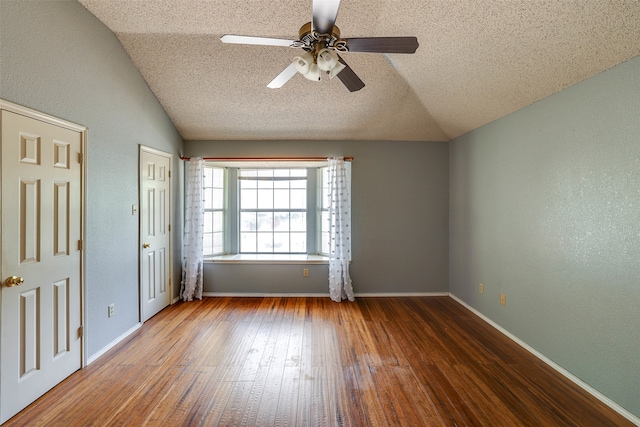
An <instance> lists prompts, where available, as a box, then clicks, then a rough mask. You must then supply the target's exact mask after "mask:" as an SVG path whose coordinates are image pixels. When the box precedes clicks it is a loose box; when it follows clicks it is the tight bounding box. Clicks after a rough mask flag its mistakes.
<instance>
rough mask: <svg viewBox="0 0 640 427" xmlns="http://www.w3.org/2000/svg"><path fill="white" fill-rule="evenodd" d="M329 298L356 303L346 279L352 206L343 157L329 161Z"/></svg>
mask: <svg viewBox="0 0 640 427" xmlns="http://www.w3.org/2000/svg"><path fill="white" fill-rule="evenodd" d="M327 160H328V161H329V198H330V200H329V221H330V236H329V242H330V243H329V244H330V246H329V296H330V297H331V299H332V300H334V301H336V302H340V301H342V300H343V299H348V300H349V301H355V297H354V295H353V286H352V284H351V277H350V276H349V261H350V260H351V219H350V218H351V205H350V198H349V183H348V181H347V179H348V178H347V168H346V166H345V163H344V159H343V158H342V157H339V158H329V159H327Z"/></svg>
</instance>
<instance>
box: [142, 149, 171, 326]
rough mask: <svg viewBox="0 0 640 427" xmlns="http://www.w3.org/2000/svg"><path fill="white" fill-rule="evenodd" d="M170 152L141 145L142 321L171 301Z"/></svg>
mask: <svg viewBox="0 0 640 427" xmlns="http://www.w3.org/2000/svg"><path fill="white" fill-rule="evenodd" d="M170 168H171V155H170V154H167V153H162V152H158V151H155V150H151V149H147V148H145V147H141V149H140V180H141V182H140V209H141V212H140V221H141V224H140V231H141V232H140V241H141V246H142V247H141V255H140V264H141V265H140V290H141V292H140V298H141V301H140V305H141V313H142V321H143V322H144V321H146V320H147V319H149V318H150V317H151V316H153V315H154V314H156V313H157V312H159V311H160V310H162V309H163V308H165V307H166V306H167V305H169V304H170V303H171V286H170V285H171V284H170V277H171V274H170V264H169V256H168V254H170V244H171V238H170V235H171V233H170V223H171V221H170V204H171V185H170V181H171V180H170Z"/></svg>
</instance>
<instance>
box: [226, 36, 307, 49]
mask: <svg viewBox="0 0 640 427" xmlns="http://www.w3.org/2000/svg"><path fill="white" fill-rule="evenodd" d="M220 41H222V43H233V44H254V45H263V46H284V47H293V44H294V43H295V40H284V39H272V38H267V37H251V36H234V35H232V34H225V35H224V36H222V37H220Z"/></svg>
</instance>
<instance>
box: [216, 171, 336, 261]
mask: <svg viewBox="0 0 640 427" xmlns="http://www.w3.org/2000/svg"><path fill="white" fill-rule="evenodd" d="M243 166H245V165H241V166H238V167H235V166H234V167H229V166H228V165H217V164H211V163H209V164H207V165H206V166H205V176H204V182H205V187H204V190H205V191H204V194H205V226H204V236H205V237H204V256H205V257H212V256H218V255H231V254H260V255H263V254H309V255H313V254H320V255H328V253H329V212H328V204H329V182H328V167H327V166H326V163H325V162H322V163H317V162H316V163H315V165H314V166H313V167H308V165H305V166H302V167H301V166H296V165H295V164H291V163H289V164H287V165H281V164H278V165H277V167H272V168H264V167H260V168H256V167H243ZM261 166H262V165H261Z"/></svg>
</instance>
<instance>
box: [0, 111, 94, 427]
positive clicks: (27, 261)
mask: <svg viewBox="0 0 640 427" xmlns="http://www.w3.org/2000/svg"><path fill="white" fill-rule="evenodd" d="M81 152H82V134H81V133H80V132H78V131H72V130H69V129H66V128H63V127H59V126H55V125H52V124H48V123H44V122H42V121H39V120H35V119H31V118H27V117H25V116H23V115H20V114H15V113H13V112H10V111H6V110H3V111H2V255H3V256H2V276H3V277H2V279H0V280H3V283H2V305H1V307H2V312H1V320H0V340H1V344H0V345H1V348H2V352H1V355H0V359H1V360H0V373H1V374H0V383H1V385H0V397H1V398H0V422H4V421H6V420H7V419H8V418H10V417H11V416H13V415H14V414H15V413H17V412H18V411H20V410H21V409H22V408H24V407H25V406H27V405H28V404H29V403H31V402H32V401H34V400H35V399H37V398H38V397H39V396H41V395H42V394H44V393H45V392H46V391H48V390H49V389H50V388H52V387H53V386H55V385H56V384H57V383H58V382H60V381H62V380H63V379H64V378H66V377H67V376H69V375H70V374H71V373H73V372H74V371H76V370H78V369H80V368H81V367H82V351H81V348H82V341H81V336H80V328H81V325H82V322H81V276H80V274H81V254H80V250H79V249H78V243H77V242H79V240H80V238H81V228H82V225H81V191H82V190H81V166H80V163H79V161H78V160H74V155H75V159H78V158H79V157H78V156H79V155H80V153H81ZM7 276H19V277H22V278H23V279H24V280H23V283H22V284H21V285H19V286H12V287H10V286H8V283H6V282H4V279H5V278H6V277H7Z"/></svg>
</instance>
